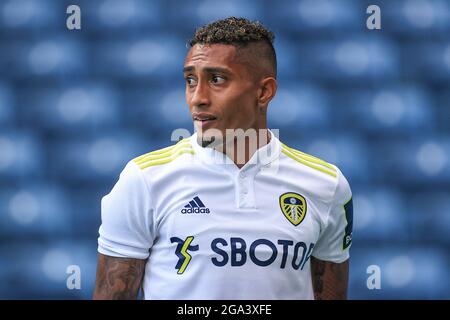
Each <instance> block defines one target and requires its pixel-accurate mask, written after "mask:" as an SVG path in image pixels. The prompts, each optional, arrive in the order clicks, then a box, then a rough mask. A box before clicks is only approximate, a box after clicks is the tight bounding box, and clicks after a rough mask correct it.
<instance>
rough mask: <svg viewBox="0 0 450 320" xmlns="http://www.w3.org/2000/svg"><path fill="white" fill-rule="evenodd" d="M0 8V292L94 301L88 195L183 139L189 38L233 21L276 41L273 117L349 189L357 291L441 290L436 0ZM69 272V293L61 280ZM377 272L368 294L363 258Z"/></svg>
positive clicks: (445, 90)
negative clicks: (75, 12) (72, 21)
mask: <svg viewBox="0 0 450 320" xmlns="http://www.w3.org/2000/svg"><path fill="white" fill-rule="evenodd" d="M76 3H77V4H78V5H79V6H80V7H81V9H82V30H81V31H68V30H67V29H66V28H65V17H66V8H67V6H68V5H70V4H73V1H70V0H5V1H1V2H0V237H1V239H2V242H1V243H0V283H1V285H0V299H8V298H10V299H11V298H28V299H46V298H55V299H88V298H90V297H91V293H92V288H93V283H94V276H95V266H96V241H97V235H98V227H99V224H100V200H101V198H102V196H104V195H105V194H107V193H108V192H109V191H110V190H111V188H112V186H113V185H114V183H115V182H116V181H117V179H118V177H119V174H120V172H121V170H122V169H123V167H124V166H125V164H126V163H127V162H128V161H129V160H131V159H132V158H134V157H136V156H138V155H141V154H143V153H146V152H149V151H151V150H154V149H158V148H162V147H165V146H167V145H170V144H172V143H173V142H174V141H171V133H172V131H173V130H174V129H177V128H184V129H186V131H188V132H191V133H192V132H193V126H192V122H191V119H190V114H189V111H188V108H187V106H186V103H185V99H184V80H183V76H182V72H181V70H182V67H183V63H184V58H185V54H186V52H187V48H186V43H187V41H188V39H189V38H190V37H191V36H192V32H193V31H194V30H195V28H196V27H198V26H199V25H201V24H203V23H206V22H210V21H212V20H214V19H217V18H221V17H226V16H230V15H236V16H245V17H248V18H251V19H256V20H259V21H261V22H263V23H264V24H266V25H267V26H268V27H269V28H271V29H272V30H273V31H274V33H275V36H276V40H275V47H276V50H277V58H278V79H279V88H278V94H277V96H276V97H275V99H274V101H273V103H272V104H271V105H270V106H269V116H268V121H269V126H270V127H271V128H273V129H280V138H281V140H283V142H285V143H286V144H287V145H289V146H291V147H293V148H296V149H300V150H302V151H304V152H307V153H310V154H312V155H315V156H318V157H320V158H322V159H324V160H326V161H328V162H331V163H334V164H336V165H338V166H339V167H340V169H341V170H342V171H343V172H344V174H345V175H346V177H347V178H348V180H349V182H350V184H351V186H352V190H353V194H354V211H355V213H354V215H355V217H354V244H353V248H352V254H351V255H352V259H351V273H350V290H349V296H350V298H353V299H380V298H381V299H394V298H400V299H450V288H449V286H450V281H449V275H448V270H449V267H450V257H449V248H450V236H449V232H448V230H449V228H450V200H449V199H450V197H449V194H450V158H449V157H450V90H449V85H450V36H449V35H450V2H449V1H447V0H429V1H428V0H398V1H388V0H379V1H377V3H378V4H379V6H380V7H381V10H382V30H381V31H368V30H367V29H366V27H365V22H366V21H365V19H366V17H367V14H366V8H367V6H368V5H370V4H372V1H369V0H363V1H360V0H340V1H333V0H298V1H294V0H287V1H272V0H261V1H260V0H251V1H237V0H233V1H216V0H214V1H211V0H203V1H196V0H186V1H178V0H168V1H163V0H155V1H146V0H99V1H89V0H79V1H76ZM70 264H74V265H78V266H79V267H80V268H81V271H82V284H81V286H82V288H81V290H68V289H67V288H66V278H67V274H66V268H67V266H68V265H70ZM370 265H378V266H379V267H380V268H381V271H382V282H381V286H382V288H381V290H369V289H368V288H367V285H366V281H367V278H368V276H369V275H368V274H367V267H368V266H370Z"/></svg>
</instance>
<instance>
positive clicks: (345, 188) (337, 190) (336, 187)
mask: <svg viewBox="0 0 450 320" xmlns="http://www.w3.org/2000/svg"><path fill="white" fill-rule="evenodd" d="M281 153H282V154H283V155H284V156H285V158H286V159H288V160H287V161H290V162H291V163H292V164H293V166H294V168H295V169H296V170H295V171H296V172H298V173H299V174H300V175H301V176H302V177H304V179H305V180H307V181H308V183H309V184H311V185H313V186H315V187H316V188H315V189H316V190H318V192H319V191H320V193H321V195H323V196H324V197H325V198H327V199H328V201H330V202H334V201H336V200H337V201H342V200H341V199H345V198H346V199H347V200H348V199H349V198H350V197H351V191H350V186H349V183H348V181H347V179H346V177H345V176H344V174H343V173H342V171H341V170H340V169H339V167H338V166H336V165H335V164H331V163H328V162H327V161H325V160H322V159H320V158H318V157H315V156H313V155H310V154H307V153H305V152H302V151H300V150H296V149H294V148H291V147H289V146H287V145H285V144H284V143H281Z"/></svg>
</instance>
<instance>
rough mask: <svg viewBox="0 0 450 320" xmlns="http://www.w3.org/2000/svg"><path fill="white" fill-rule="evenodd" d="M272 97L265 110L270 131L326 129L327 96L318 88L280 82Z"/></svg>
mask: <svg viewBox="0 0 450 320" xmlns="http://www.w3.org/2000/svg"><path fill="white" fill-rule="evenodd" d="M280 87H281V88H280V89H279V90H278V92H277V94H276V96H275V98H274V99H273V101H272V103H271V104H270V105H269V108H268V119H269V123H270V126H271V127H272V128H285V130H288V129H290V130H295V131H298V132H299V133H300V132H302V130H308V129H313V128H314V129H315V130H322V129H325V128H326V127H328V126H329V123H330V116H329V109H330V107H329V101H328V97H327V93H326V92H325V91H324V90H323V89H321V88H320V87H319V86H316V85H314V84H308V83H301V82H298V83H294V84H290V83H287V84H284V83H283V82H281V84H280Z"/></svg>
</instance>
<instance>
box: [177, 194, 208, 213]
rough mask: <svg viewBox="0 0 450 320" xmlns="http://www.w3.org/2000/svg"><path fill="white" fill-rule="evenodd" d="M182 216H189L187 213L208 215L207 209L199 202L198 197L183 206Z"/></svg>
mask: <svg viewBox="0 0 450 320" xmlns="http://www.w3.org/2000/svg"><path fill="white" fill-rule="evenodd" d="M181 213H182V214H189V213H210V211H209V208H207V207H206V206H205V204H204V203H203V202H202V200H200V198H199V197H197V196H196V197H195V198H194V199H192V200H191V201H189V203H188V204H187V205H185V206H184V208H183V209H181Z"/></svg>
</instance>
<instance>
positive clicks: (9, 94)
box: [0, 81, 16, 128]
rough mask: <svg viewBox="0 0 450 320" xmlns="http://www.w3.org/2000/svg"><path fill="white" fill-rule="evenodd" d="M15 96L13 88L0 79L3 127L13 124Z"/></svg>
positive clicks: (0, 119) (0, 123) (0, 107)
mask: <svg viewBox="0 0 450 320" xmlns="http://www.w3.org/2000/svg"><path fill="white" fill-rule="evenodd" d="M15 98H16V97H15V92H14V90H13V88H12V87H11V86H10V85H8V84H7V83H5V82H1V81H0V125H1V126H2V127H3V128H5V127H6V126H11V125H12V121H14V119H15V116H14V113H15V112H14V111H15Z"/></svg>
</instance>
